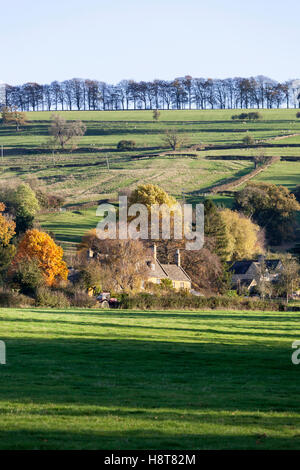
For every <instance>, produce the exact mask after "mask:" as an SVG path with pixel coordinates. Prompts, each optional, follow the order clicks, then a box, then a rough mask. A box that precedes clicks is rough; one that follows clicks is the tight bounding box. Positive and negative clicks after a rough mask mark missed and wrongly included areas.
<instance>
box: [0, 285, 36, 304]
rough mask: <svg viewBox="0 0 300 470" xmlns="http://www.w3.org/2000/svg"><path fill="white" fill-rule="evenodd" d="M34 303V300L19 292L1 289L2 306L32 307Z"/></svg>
mask: <svg viewBox="0 0 300 470" xmlns="http://www.w3.org/2000/svg"><path fill="white" fill-rule="evenodd" d="M33 304H34V300H33V299H31V298H30V297H26V296H25V295H22V294H19V293H18V292H15V291H12V290H8V289H0V307H6V308H23V307H30V306H32V305H33Z"/></svg>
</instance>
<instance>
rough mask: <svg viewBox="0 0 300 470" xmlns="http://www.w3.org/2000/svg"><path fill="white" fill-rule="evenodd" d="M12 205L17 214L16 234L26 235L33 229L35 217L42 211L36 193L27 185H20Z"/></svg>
mask: <svg viewBox="0 0 300 470" xmlns="http://www.w3.org/2000/svg"><path fill="white" fill-rule="evenodd" d="M12 203H13V205H14V208H15V213H16V232H17V234H19V233H24V232H26V230H28V229H30V228H32V226H33V221H34V217H35V215H36V214H37V212H38V211H39V209H40V206H39V202H38V200H37V198H36V195H35V192H34V191H33V190H32V189H31V187H30V186H29V185H28V184H26V183H22V184H20V185H19V186H18V187H17V189H16V190H15V192H14V194H13V200H12Z"/></svg>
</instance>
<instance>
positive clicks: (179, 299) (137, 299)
mask: <svg viewBox="0 0 300 470" xmlns="http://www.w3.org/2000/svg"><path fill="white" fill-rule="evenodd" d="M119 302H120V308H122V309H141V310H151V309H152V310H155V309H159V310H177V309H183V310H184V309H186V310H193V309H194V310H199V309H200V310H201V309H213V310H214V309H221V310H222V309H232V310H263V311H265V310H274V311H278V310H279V308H280V304H279V303H278V302H270V301H262V300H257V299H249V298H247V299H245V298H241V297H238V296H233V297H230V296H227V297H226V296H223V297H221V296H219V297H198V296H194V295H191V294H189V293H188V292H186V291H179V292H174V293H170V294H168V295H166V294H165V295H160V296H159V295H152V294H149V293H139V294H137V295H135V296H130V295H128V294H122V295H121V296H120V298H119Z"/></svg>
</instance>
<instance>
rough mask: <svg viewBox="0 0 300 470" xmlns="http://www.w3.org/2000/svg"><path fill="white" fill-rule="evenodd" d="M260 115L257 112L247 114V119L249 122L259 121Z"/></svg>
mask: <svg viewBox="0 0 300 470" xmlns="http://www.w3.org/2000/svg"><path fill="white" fill-rule="evenodd" d="M261 118H262V115H261V114H260V113H258V112H257V111H254V112H252V113H248V119H250V120H256V119H261Z"/></svg>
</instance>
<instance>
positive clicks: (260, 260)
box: [257, 255, 265, 264]
mask: <svg viewBox="0 0 300 470" xmlns="http://www.w3.org/2000/svg"><path fill="white" fill-rule="evenodd" d="M264 261H265V256H264V255H258V257H257V262H258V263H260V264H262V263H264Z"/></svg>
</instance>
